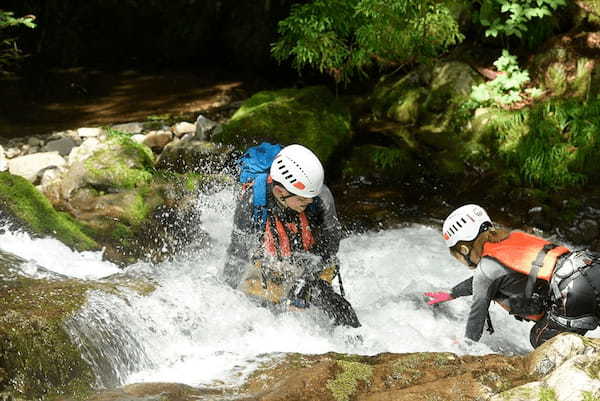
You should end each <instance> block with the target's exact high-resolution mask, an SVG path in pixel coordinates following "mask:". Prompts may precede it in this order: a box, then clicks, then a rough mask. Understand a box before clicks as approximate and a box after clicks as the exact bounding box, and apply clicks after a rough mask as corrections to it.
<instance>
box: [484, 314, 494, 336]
mask: <svg viewBox="0 0 600 401" xmlns="http://www.w3.org/2000/svg"><path fill="white" fill-rule="evenodd" d="M485 321H486V323H487V331H488V333H490V334H494V331H495V330H494V326H493V325H492V317H491V316H490V312H489V311H488V314H487V317H486V319H485Z"/></svg>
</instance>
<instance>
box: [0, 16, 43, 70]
mask: <svg viewBox="0 0 600 401" xmlns="http://www.w3.org/2000/svg"><path fill="white" fill-rule="evenodd" d="M34 20H35V17H34V16H33V15H28V16H25V17H22V18H15V17H14V13H13V12H11V11H4V10H0V73H2V72H6V70H7V68H9V67H10V66H12V65H14V64H15V63H17V62H19V61H20V60H22V59H23V57H24V55H23V53H22V52H21V50H20V49H19V48H18V46H17V38H16V37H14V36H10V33H9V32H10V31H11V29H10V28H13V27H18V26H25V27H27V28H32V29H33V28H35V26H36V25H35V23H34V22H33V21H34Z"/></svg>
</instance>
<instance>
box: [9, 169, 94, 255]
mask: <svg viewBox="0 0 600 401" xmlns="http://www.w3.org/2000/svg"><path fill="white" fill-rule="evenodd" d="M0 203H1V204H2V205H4V206H5V207H6V208H7V210H8V211H10V213H11V214H13V215H14V216H15V217H16V218H18V219H19V220H21V221H23V222H24V223H25V224H26V225H27V226H28V227H29V228H30V229H31V230H32V231H34V232H35V233H38V234H43V235H51V236H53V237H56V238H57V239H59V240H60V241H62V242H63V243H65V244H66V245H68V246H70V247H73V248H75V249H78V250H91V249H97V248H98V244H97V243H96V242H95V241H94V240H93V239H92V238H90V237H89V236H88V235H87V234H85V233H84V232H83V231H82V227H81V226H80V225H79V224H78V223H77V222H75V221H74V220H73V219H72V218H71V217H69V216H68V215H67V214H65V213H60V212H57V211H56V210H55V209H54V208H53V207H52V205H51V204H50V202H49V201H48V200H47V199H46V198H45V197H44V195H42V193H41V192H39V191H38V190H37V189H36V188H35V187H34V186H33V185H31V183H30V182H29V181H27V180H26V179H24V178H22V177H18V176H14V175H11V174H10V173H8V172H0Z"/></svg>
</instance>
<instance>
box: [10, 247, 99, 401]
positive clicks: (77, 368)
mask: <svg viewBox="0 0 600 401" xmlns="http://www.w3.org/2000/svg"><path fill="white" fill-rule="evenodd" d="M19 263H23V261H19V260H18V258H14V257H11V256H10V255H6V254H2V253H0V285H1V286H2V297H0V310H2V314H0V366H1V368H0V398H2V399H9V400H12V399H13V398H12V397H11V396H16V397H17V399H26V400H33V399H46V398H50V397H52V396H54V397H56V396H57V395H61V394H64V393H68V394H76V395H77V396H78V397H83V396H85V395H86V394H88V393H89V392H90V391H91V388H92V386H93V385H94V383H95V377H94V375H93V373H92V369H91V367H90V366H89V365H88V363H87V362H86V361H85V360H84V359H83V357H82V355H81V353H80V351H79V349H78V347H77V345H76V344H74V343H73V342H72V341H71V339H70V338H69V335H68V333H67V331H66V329H65V322H66V321H67V320H68V319H69V317H70V316H71V314H72V313H73V312H75V311H77V310H78V309H79V308H81V306H82V305H83V304H84V303H85V300H86V293H87V291H88V290H89V289H90V288H91V287H90V286H89V285H88V284H85V283H83V282H80V281H76V280H67V281H49V280H34V279H30V278H25V277H23V276H19V275H16V274H15V273H14V269H15V267H16V266H17V265H18V264H19ZM7 396H8V398H5V397H7Z"/></svg>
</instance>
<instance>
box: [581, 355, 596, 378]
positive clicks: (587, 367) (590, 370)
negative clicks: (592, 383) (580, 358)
mask: <svg viewBox="0 0 600 401" xmlns="http://www.w3.org/2000/svg"><path fill="white" fill-rule="evenodd" d="M577 367H578V368H579V369H581V370H583V371H584V372H585V373H586V374H587V375H588V376H589V378H590V379H593V380H597V379H600V358H595V359H593V360H592V361H591V362H585V363H581V364H578V365H577Z"/></svg>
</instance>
